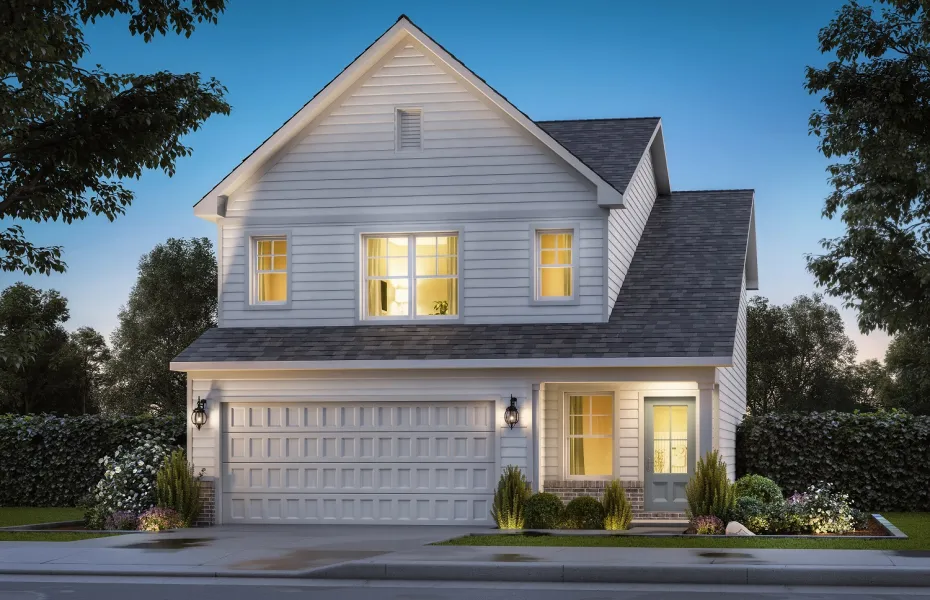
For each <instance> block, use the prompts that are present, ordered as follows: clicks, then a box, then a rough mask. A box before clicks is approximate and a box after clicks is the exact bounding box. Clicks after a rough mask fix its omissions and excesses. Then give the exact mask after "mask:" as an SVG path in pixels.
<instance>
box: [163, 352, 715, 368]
mask: <svg viewBox="0 0 930 600" xmlns="http://www.w3.org/2000/svg"><path fill="white" fill-rule="evenodd" d="M732 364H733V357H732V356H706V357H700V356H699V357H651V358H650V357H629V358H528V359H488V360H312V361H307V360H304V361H300V360H294V361H279V360H266V361H260V360H252V361H213V362H180V361H178V362H172V363H171V365H170V367H171V370H172V371H185V372H190V371H302V370H306V371H319V370H330V371H342V370H361V369H364V370H378V369H382V370H384V369H387V370H396V369H527V368H529V369H532V368H536V369H541V368H545V369H551V368H573V367H574V368H578V367H591V368H599V367H600V368H602V367H729V366H732Z"/></svg>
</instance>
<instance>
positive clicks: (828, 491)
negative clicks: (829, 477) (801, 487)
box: [788, 483, 854, 533]
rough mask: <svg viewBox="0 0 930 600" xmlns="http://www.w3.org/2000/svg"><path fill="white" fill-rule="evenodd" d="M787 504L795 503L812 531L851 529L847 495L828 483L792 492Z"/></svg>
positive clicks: (851, 516) (836, 531) (844, 531)
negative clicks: (795, 492)
mask: <svg viewBox="0 0 930 600" xmlns="http://www.w3.org/2000/svg"><path fill="white" fill-rule="evenodd" d="M788 503H789V505H792V504H793V505H797V506H799V507H800V509H801V512H802V513H803V514H804V515H805V516H806V517H807V524H808V526H809V527H810V529H811V531H813V532H814V533H848V532H850V531H852V530H853V521H854V519H853V508H852V505H850V503H849V496H848V495H847V494H841V493H839V492H836V491H834V490H833V486H832V485H830V484H829V483H822V484H820V485H812V486H810V487H809V488H808V489H807V491H806V492H804V493H803V494H794V495H793V496H791V498H789V499H788Z"/></svg>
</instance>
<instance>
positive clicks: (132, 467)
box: [94, 432, 170, 514]
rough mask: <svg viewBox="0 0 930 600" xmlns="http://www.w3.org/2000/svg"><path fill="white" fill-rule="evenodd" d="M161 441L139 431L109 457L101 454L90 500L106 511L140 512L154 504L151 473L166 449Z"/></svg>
mask: <svg viewBox="0 0 930 600" xmlns="http://www.w3.org/2000/svg"><path fill="white" fill-rule="evenodd" d="M169 450H170V449H169V448H168V447H167V446H166V442H165V440H162V439H160V438H158V437H154V436H152V434H151V433H146V434H142V433H141V432H139V433H137V435H136V436H135V437H134V438H133V439H132V444H131V445H130V446H129V447H124V446H119V447H118V448H117V449H116V452H114V453H113V456H104V457H103V458H101V459H100V460H99V463H100V464H101V465H103V467H104V473H103V478H101V479H100V481H98V482H97V485H96V487H95V488H94V499H95V501H96V503H97V506H98V507H99V509H100V510H101V511H102V512H104V513H106V514H110V513H114V512H116V511H132V512H135V513H140V512H142V511H143V510H145V509H147V508H149V507H150V506H152V505H153V504H155V474H156V473H157V472H158V469H159V467H161V464H162V462H164V460H165V456H166V455H167V454H168V452H169Z"/></svg>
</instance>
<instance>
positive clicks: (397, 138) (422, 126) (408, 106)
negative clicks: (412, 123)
mask: <svg viewBox="0 0 930 600" xmlns="http://www.w3.org/2000/svg"><path fill="white" fill-rule="evenodd" d="M404 110H406V111H419V113H420V147H419V148H401V147H400V113H401V111H404ZM425 130H426V112H425V111H424V110H423V107H422V106H420V105H417V104H398V105H396V106H395V107H394V151H395V152H399V153H403V154H406V153H408V152H413V153H416V152H422V151H423V149H424V148H425V146H426V145H425V143H424V142H425V137H426V136H425V135H424V132H425Z"/></svg>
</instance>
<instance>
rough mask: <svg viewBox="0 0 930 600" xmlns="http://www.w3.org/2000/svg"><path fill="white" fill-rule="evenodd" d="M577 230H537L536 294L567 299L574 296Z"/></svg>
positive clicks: (550, 298)
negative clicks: (575, 238)
mask: <svg viewBox="0 0 930 600" xmlns="http://www.w3.org/2000/svg"><path fill="white" fill-rule="evenodd" d="M574 237H575V234H574V231H572V230H558V231H551V230H539V231H537V232H536V298H537V300H568V299H571V298H573V297H574V294H575V290H574V289H573V288H574V281H573V276H574V270H575V265H574V250H573V244H574Z"/></svg>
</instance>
